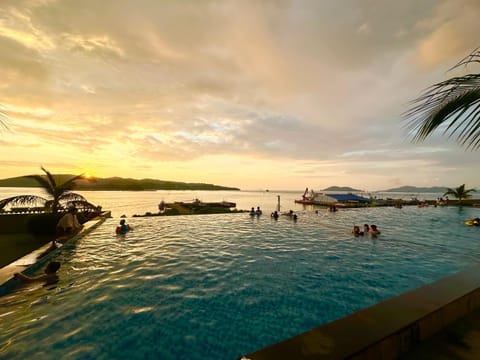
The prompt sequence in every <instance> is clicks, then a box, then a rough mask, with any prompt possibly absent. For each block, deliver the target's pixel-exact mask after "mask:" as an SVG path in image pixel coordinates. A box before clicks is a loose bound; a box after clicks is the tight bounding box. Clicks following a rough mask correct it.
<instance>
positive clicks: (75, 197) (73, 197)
mask: <svg viewBox="0 0 480 360" xmlns="http://www.w3.org/2000/svg"><path fill="white" fill-rule="evenodd" d="M58 200H59V201H60V202H62V203H67V202H72V201H87V199H85V198H84V197H83V196H82V195H80V194H77V193H74V192H66V193H63V194H62V195H61V196H60V197H59V198H58Z"/></svg>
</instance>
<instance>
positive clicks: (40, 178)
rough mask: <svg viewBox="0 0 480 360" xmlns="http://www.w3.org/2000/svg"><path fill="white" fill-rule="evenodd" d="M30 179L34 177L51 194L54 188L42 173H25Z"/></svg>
mask: <svg viewBox="0 0 480 360" xmlns="http://www.w3.org/2000/svg"><path fill="white" fill-rule="evenodd" d="M25 177H27V178H30V179H34V180H35V181H36V182H37V183H38V184H39V185H40V186H41V187H42V188H43V189H44V190H45V191H46V192H47V193H48V194H49V195H51V196H53V194H54V193H55V189H54V188H53V187H52V184H51V183H50V181H49V180H48V179H47V178H45V177H44V176H42V175H27V176H25Z"/></svg>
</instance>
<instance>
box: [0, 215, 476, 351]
mask: <svg viewBox="0 0 480 360" xmlns="http://www.w3.org/2000/svg"><path fill="white" fill-rule="evenodd" d="M479 211H480V210H479V209H473V208H463V209H459V208H453V207H452V208H450V207H446V208H440V207H438V208H434V207H429V208H417V207H404V208H403V209H394V208H370V209H356V210H342V211H338V212H337V213H329V212H326V211H324V210H320V212H319V213H318V214H316V213H315V212H314V211H300V212H298V214H299V220H298V222H296V223H294V222H293V221H291V220H290V219H289V218H287V217H283V216H282V217H280V219H279V220H278V221H275V220H273V219H271V218H270V217H269V215H268V214H266V215H263V216H262V217H260V218H250V217H249V216H248V215H247V214H234V215H230V214H227V215H205V216H182V217H169V218H159V217H153V218H133V219H129V222H130V224H131V225H133V226H135V230H134V231H133V232H130V233H128V234H127V235H126V236H115V235H114V229H115V227H116V225H117V222H118V219H109V220H107V221H106V222H105V223H104V224H103V225H101V226H100V227H99V228H98V229H96V230H95V231H94V232H92V233H91V234H89V235H87V236H85V237H84V238H82V239H81V240H80V241H79V242H78V243H77V244H76V245H75V246H72V247H70V248H66V249H63V251H61V252H60V253H59V255H58V257H57V258H58V260H59V261H61V262H62V268H61V270H60V278H61V280H60V283H59V284H58V285H57V286H56V287H54V288H44V287H42V286H40V285H33V286H29V287H24V288H20V289H18V290H16V291H15V292H13V293H11V294H9V295H7V296H4V297H2V298H0V358H8V359H10V358H12V359H24V358H29V357H32V358H36V359H52V358H65V359H112V358H128V359H146V358H152V359H153V358H155V359H235V358H237V357H239V356H240V355H242V354H245V353H248V352H251V351H254V350H256V349H258V348H261V347H264V346H266V345H269V344H272V343H275V342H278V341H281V340H283V339H285V338H287V337H290V336H293V335H296V334H298V333H300V332H303V331H306V330H309V329H311V328H313V327H316V326H319V325H321V324H324V323H326V322H329V321H332V320H335V319H337V318H339V317H342V316H345V315H347V314H350V313H352V312H354V311H356V310H359V309H361V308H364V307H367V306H370V305H373V304H375V303H377V302H379V301H381V300H383V299H386V298H389V297H392V296H395V295H398V294H401V293H403V292H405V291H407V290H410V289H413V288H415V287H418V286H421V285H422V284H426V283H430V282H432V281H435V280H437V279H439V278H441V277H443V276H446V275H449V274H452V273H454V272H457V271H459V270H462V269H464V268H466V267H468V266H470V265H472V264H474V263H476V262H477V259H478V257H479V255H480V229H479V228H474V227H467V226H465V225H464V221H465V219H467V218H471V217H474V216H478V213H479ZM365 222H368V223H370V224H372V223H374V224H377V225H378V226H379V229H380V230H381V231H382V235H380V236H379V237H378V238H376V239H372V238H368V237H358V238H355V237H352V236H351V234H350V231H351V228H352V227H353V224H354V223H355V224H363V223H365Z"/></svg>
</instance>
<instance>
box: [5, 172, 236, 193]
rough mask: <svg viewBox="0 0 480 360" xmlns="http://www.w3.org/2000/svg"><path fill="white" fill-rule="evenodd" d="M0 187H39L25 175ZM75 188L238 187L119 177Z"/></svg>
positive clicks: (60, 177)
mask: <svg viewBox="0 0 480 360" xmlns="http://www.w3.org/2000/svg"><path fill="white" fill-rule="evenodd" d="M74 176H75V175H67V174H61V175H60V174H59V175H54V177H55V180H56V181H57V182H58V183H60V184H61V183H63V182H65V181H67V180H68V179H71V178H72V177H74ZM0 187H39V185H38V183H37V182H36V181H35V180H34V179H31V178H28V177H25V176H19V177H13V178H8V179H2V180H0ZM75 190H98V191H100V190H102V191H143V190H212V191H217V190H234V191H239V190H240V189H239V188H235V187H227V186H219V185H213V184H203V183H185V182H176V181H164V180H156V179H140V180H138V179H130V178H121V177H111V178H95V179H94V180H93V181H92V180H90V181H87V180H78V181H77V182H76V186H75Z"/></svg>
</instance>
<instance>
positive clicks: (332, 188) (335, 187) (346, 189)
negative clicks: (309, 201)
mask: <svg viewBox="0 0 480 360" xmlns="http://www.w3.org/2000/svg"><path fill="white" fill-rule="evenodd" d="M322 191H350V192H352V191H355V192H359V191H362V190H358V189H354V188H351V187H348V186H330V187H328V188H326V189H323V190H322Z"/></svg>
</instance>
